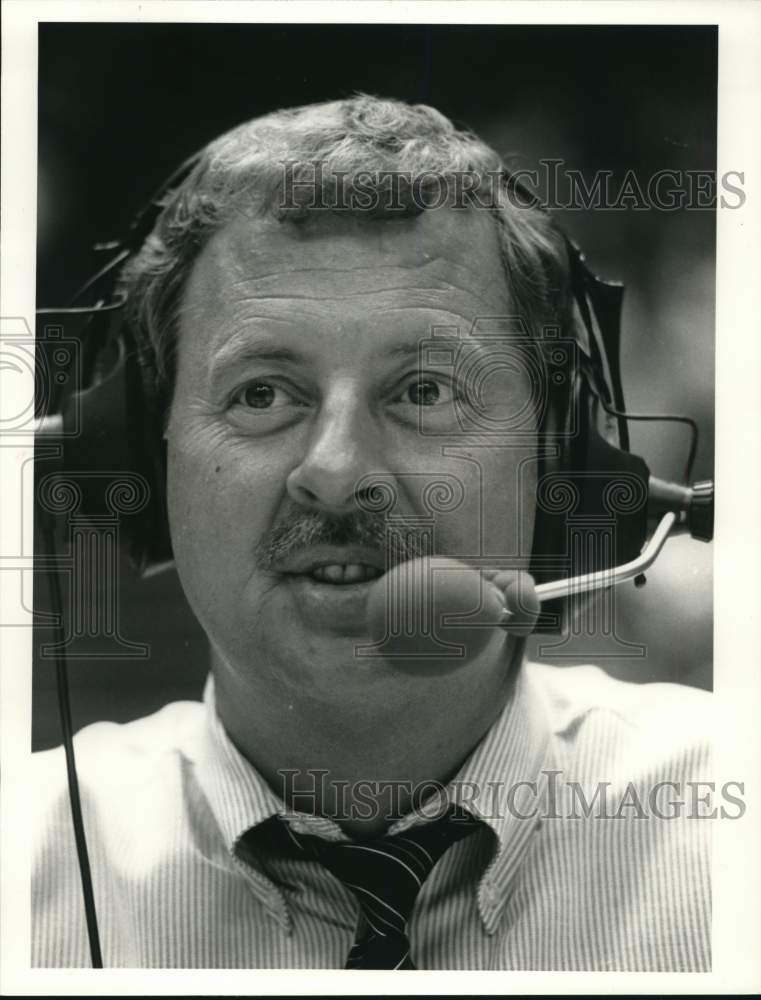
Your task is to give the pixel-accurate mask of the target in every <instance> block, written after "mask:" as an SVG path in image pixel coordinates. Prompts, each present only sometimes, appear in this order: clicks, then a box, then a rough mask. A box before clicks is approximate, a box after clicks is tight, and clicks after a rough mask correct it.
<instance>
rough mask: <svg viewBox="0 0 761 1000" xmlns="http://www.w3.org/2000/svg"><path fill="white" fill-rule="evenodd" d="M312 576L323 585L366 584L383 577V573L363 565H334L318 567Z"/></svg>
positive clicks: (373, 567)
mask: <svg viewBox="0 0 761 1000" xmlns="http://www.w3.org/2000/svg"><path fill="white" fill-rule="evenodd" d="M310 576H312V577H313V578H314V579H315V580H319V581H321V582H322V583H365V581H366V580H375V579H376V578H377V577H379V576H381V571H380V570H379V569H376V567H375V566H366V565H364V564H363V563H345V564H344V563H332V564H331V565H330V566H318V567H317V568H316V569H314V570H312V572H311V573H310Z"/></svg>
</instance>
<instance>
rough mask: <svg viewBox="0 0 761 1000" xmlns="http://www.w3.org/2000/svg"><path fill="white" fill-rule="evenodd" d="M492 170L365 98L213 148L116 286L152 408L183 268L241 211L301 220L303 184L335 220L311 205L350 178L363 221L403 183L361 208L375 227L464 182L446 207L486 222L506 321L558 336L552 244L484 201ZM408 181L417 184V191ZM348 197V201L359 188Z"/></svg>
mask: <svg viewBox="0 0 761 1000" xmlns="http://www.w3.org/2000/svg"><path fill="white" fill-rule="evenodd" d="M316 165H319V171H317V170H316ZM504 170H505V166H504V164H503V162H502V160H501V159H500V157H499V156H498V154H497V153H496V152H494V150H492V149H490V148H489V147H488V146H487V145H486V144H485V143H483V142H481V140H480V139H478V138H477V137H476V136H474V135H473V134H471V133H470V132H466V131H462V130H460V129H457V128H456V127H455V126H454V125H453V124H452V122H450V121H449V120H448V119H447V118H445V117H444V116H443V115H442V114H440V112H438V111H436V110H435V109H434V108H431V107H427V106H426V105H423V104H417V105H409V104H405V103H403V102H401V101H396V100H385V99H380V98H377V97H371V96H368V95H365V94H359V95H356V96H353V97H350V98H347V99H345V100H340V101H333V102H327V103H323V104H311V105H306V106H303V107H298V108H290V109H286V110H280V111H275V112H273V113H271V114H268V115H264V116H263V117H260V118H255V119H253V120H252V121H248V122H245V123H244V124H242V125H239V126H237V127H236V128H234V129H232V130H231V131H229V132H227V133H225V134H224V135H222V136H220V137H219V138H217V139H215V140H214V141H213V142H211V143H210V144H209V145H208V146H206V147H205V149H204V150H203V151H202V153H201V154H200V158H199V161H198V163H197V164H196V166H195V167H194V168H193V170H192V171H191V173H190V174H189V176H188V177H187V178H186V179H185V180H184V181H183V182H182V183H181V184H180V186H179V187H178V188H177V189H175V190H173V191H170V192H168V194H167V195H166V197H165V199H164V202H163V211H162V212H161V214H160V216H159V217H158V219H157V221H156V224H155V226H154V229H153V232H152V233H151V234H150V236H149V237H148V239H147V240H146V242H145V243H144V245H143V246H142V248H141V249H140V251H139V252H138V253H137V254H136V255H135V256H134V257H133V258H131V259H130V260H129V261H128V263H127V265H126V266H125V268H124V270H123V272H122V276H121V279H120V291H121V292H122V293H123V294H125V295H126V297H127V309H128V320H129V322H130V323H131V324H132V327H133V329H134V330H135V331H136V334H137V335H138V337H139V338H141V340H142V342H143V345H144V346H145V347H148V346H149V345H150V348H152V352H153V354H154V356H155V364H156V372H157V377H158V387H159V388H160V389H162V390H163V393H164V401H165V402H168V401H169V398H170V396H171V391H172V385H173V379H174V352H175V345H176V338H177V332H178V331H177V325H178V323H177V316H178V309H179V305H180V299H181V296H182V292H183V289H184V286H185V283H186V281H187V279H188V276H189V274H190V270H191V267H192V265H193V262H194V261H195V259H196V258H197V256H198V255H199V253H200V252H201V250H202V249H203V247H204V246H205V245H206V243H207V242H208V240H209V239H210V237H211V236H212V235H213V233H214V232H216V231H217V230H218V229H220V228H221V227H222V226H223V225H224V224H225V223H226V222H227V221H228V220H229V219H230V218H231V217H232V214H233V212H234V211H235V210H236V209H239V208H240V207H241V206H242V205H244V204H245V206H246V210H247V211H250V212H254V213H258V214H260V215H266V214H270V215H273V216H274V217H276V218H278V219H280V220H282V221H283V222H285V221H286V220H289V221H290V222H292V223H296V224H298V223H302V222H304V221H305V220H306V219H308V218H313V217H314V215H315V212H314V208H315V203H314V202H311V203H310V202H309V201H308V200H305V198H304V197H303V195H304V191H305V188H306V185H304V179H305V178H307V177H310V178H311V180H312V182H313V183H314V182H316V183H317V185H318V187H319V188H320V190H318V191H316V192H315V193H316V194H317V206H316V207H317V208H318V209H319V208H325V207H326V205H327V207H328V208H329V209H330V210H333V211H337V210H345V209H344V208H342V206H336V205H334V204H331V203H330V200H328V202H326V201H325V200H324V199H323V200H321V196H322V195H323V194H324V190H323V189H324V188H325V185H326V183H327V182H326V178H336V177H342V178H346V177H348V178H349V179H350V183H349V190H350V193H351V188H352V184H351V179H352V178H354V179H356V178H358V177H360V176H361V177H362V179H363V187H362V188H361V190H362V192H363V193H364V195H365V202H364V203H360V200H359V199H358V198H355V199H353V207H352V208H351V209H350V210H352V211H353V212H355V213H356V214H358V215H360V214H362V212H363V211H367V209H366V208H365V209H363V208H362V207H361V205H362V204H367V192H368V184H370V188H371V189H372V187H373V185H374V186H375V193H376V195H377V194H378V192H379V190H380V189H381V188H382V187H383V185H384V183H385V184H387V182H388V178H390V177H396V178H400V177H402V178H408V179H409V178H411V179H412V183H410V182H409V180H408V181H407V183H406V184H402V185H397V189H396V193H395V195H394V199H395V201H394V204H389V203H388V202H387V203H386V204H385V206H384V205H380V199H379V198H378V197H376V198H374V199H372V198H371V201H372V205H373V208H372V214H373V215H374V217H376V218H377V215H378V207H379V205H380V208H381V212H382V214H384V215H385V214H389V215H392V214H394V213H396V214H398V213H399V212H400V211H401V212H403V213H405V214H416V213H417V212H419V211H423V210H425V209H427V208H431V207H433V206H432V205H431V203H430V202H429V201H426V198H427V197H428V195H430V192H431V190H432V189H433V187H435V185H434V184H433V181H434V180H435V179H436V178H439V179H441V178H443V179H444V180H445V182H447V183H448V184H450V185H451V189H456V188H457V184H458V183H459V185H460V190H462V186H463V184H462V178H463V177H464V176H467V177H468V178H469V179H470V188H471V189H470V190H469V191H468V195H469V199H468V204H467V205H458V206H455V207H464V208H466V209H468V210H470V209H471V208H472V207H473V205H474V204H475V205H477V206H478V207H481V208H485V209H486V210H487V211H489V212H490V213H491V215H492V216H493V218H494V221H495V226H496V229H497V235H498V241H499V247H500V253H501V256H502V262H503V266H504V270H505V274H506V278H507V283H508V287H509V289H510V292H511V296H512V299H513V301H514V302H515V313H516V315H517V316H519V317H521V318H522V319H523V321H524V322H525V323H526V324H527V326H528V328H529V330H530V331H532V333H534V334H536V333H538V331H540V330H541V328H542V327H543V326H545V325H549V324H552V325H555V326H560V327H565V326H566V325H567V322H568V318H569V316H570V291H569V287H568V262H567V253H566V249H565V241H564V238H563V236H562V234H561V233H560V231H559V230H558V229H557V227H556V226H555V225H554V223H553V222H552V220H551V219H550V217H549V216H548V215H547V214H546V213H545V212H543V211H541V210H540V209H538V208H536V207H532V206H529V205H527V204H526V203H525V202H521V203H517V201H516V199H515V198H514V197H512V198H509V197H508V198H505V197H496V198H495V197H494V195H495V191H496V192H497V193H499V194H501V195H504V194H505V191H506V189H505V186H504V183H503V180H502V179H503V172H504ZM416 178H418V179H422V180H421V183H420V184H418V185H417V187H415V183H414V180H415V179H416ZM458 178H459V181H458ZM495 178H498V179H499V183H498V184H497V185H496V187H495V184H494V179H495ZM289 182H290V183H291V188H288V183H289ZM354 187H355V189H356V190H355V193H356V192H359V190H360V187H359V184H355V185H354ZM439 187H440V185H439ZM451 189H450V194H451ZM426 192H427V193H428V194H426ZM296 194H298V195H299V197H296ZM344 194H345V182H344ZM421 194H422V195H423V199H422V203H421ZM289 200H290V204H289ZM447 204H448V205H450V206H451V204H452V201H451V198H448V199H447Z"/></svg>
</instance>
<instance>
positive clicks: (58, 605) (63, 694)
mask: <svg viewBox="0 0 761 1000" xmlns="http://www.w3.org/2000/svg"><path fill="white" fill-rule="evenodd" d="M42 533H43V537H44V539H45V546H46V549H47V551H48V552H49V553H51V554H52V553H53V552H55V533H54V530H53V529H52V528H51V527H50V525H49V524H48V523H47V519H46V518H45V519H44V520H43V524H42ZM47 576H48V583H49V586H50V605H51V610H52V612H53V615H54V617H55V625H54V626H53V627H54V629H55V632H56V643H55V645H54V647H53V648H54V650H55V665H56V685H57V688H58V710H59V714H60V719H61V733H62V736H63V747H64V753H65V755H66V774H67V778H68V783H69V803H70V805H71V822H72V825H73V827H74V842H75V844H76V847H77V860H78V861H79V872H80V877H81V880H82V897H83V901H84V907H85V920H86V921H87V937H88V938H89V941H90V957H91V959H92V966H93V968H94V969H102V968H103V958H102V955H101V951H100V936H99V934H98V918H97V915H96V912H95V896H94V893H93V887H92V876H91V874H90V859H89V857H88V854H87V840H86V838H85V828H84V822H83V820H82V803H81V801H80V798H79V781H78V779H77V768H76V762H75V760H74V741H73V727H72V723H71V705H70V704H69V681H68V673H67V670H66V656H65V654H64V652H63V643H64V641H65V633H64V627H63V600H62V598H61V583H60V580H59V578H58V571H57V570H56V568H55V567H54V566H51V567H50V568H49V569H48V573H47Z"/></svg>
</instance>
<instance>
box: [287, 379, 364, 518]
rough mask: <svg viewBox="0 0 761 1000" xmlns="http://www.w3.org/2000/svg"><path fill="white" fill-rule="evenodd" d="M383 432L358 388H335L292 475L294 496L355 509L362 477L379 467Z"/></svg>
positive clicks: (314, 505) (319, 505) (340, 510)
mask: <svg viewBox="0 0 761 1000" xmlns="http://www.w3.org/2000/svg"><path fill="white" fill-rule="evenodd" d="M378 433H379V430H378V427H377V423H376V421H375V420H374V419H373V416H372V414H371V413H370V412H369V409H368V407H367V405H366V404H365V403H364V401H363V400H362V399H361V398H359V394H358V393H357V391H356V390H355V389H354V388H353V387H352V386H351V385H344V386H341V387H338V388H336V389H335V391H333V392H332V393H331V395H330V397H329V398H327V399H325V400H324V401H323V404H322V406H321V408H320V412H319V414H318V417H317V420H316V422H315V425H314V431H313V434H312V436H311V438H310V440H309V444H308V448H307V451H306V453H305V454H304V456H303V458H302V460H301V462H300V463H299V464H298V465H297V466H296V468H294V469H293V470H292V471H291V473H290V474H289V476H288V479H287V481H286V486H287V490H288V494H289V496H290V497H291V498H292V499H293V500H295V501H296V502H297V503H299V504H301V505H302V506H304V507H308V508H310V509H312V510H323V511H330V512H331V513H336V514H345V513H349V512H351V511H354V510H356V509H357V497H358V492H357V485H358V483H359V481H360V480H361V479H362V478H363V477H364V476H366V475H367V474H368V473H371V472H378V471H379V468H380V463H379V455H378V451H379V449H378Z"/></svg>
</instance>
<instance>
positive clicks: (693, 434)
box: [597, 396, 698, 483]
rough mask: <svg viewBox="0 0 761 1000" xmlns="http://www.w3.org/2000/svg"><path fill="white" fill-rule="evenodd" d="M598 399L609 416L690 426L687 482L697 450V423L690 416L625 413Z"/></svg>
mask: <svg viewBox="0 0 761 1000" xmlns="http://www.w3.org/2000/svg"><path fill="white" fill-rule="evenodd" d="M597 398H598V399H599V400H600V405H601V406H602V408H603V410H605V412H606V413H609V414H610V415H611V417H619V418H621V417H622V418H624V419H625V420H651V421H659V420H669V421H672V422H673V423H679V424H687V426H688V427H689V428H690V450H689V452H688V454H687V463H686V465H685V469H684V479H685V482H687V483H689V481H690V479H691V477H692V467H693V465H694V464H695V456H696V454H697V451H698V425H697V422H696V421H695V420H693V419H692V417H685V416H682V415H680V414H674V413H627V412H625V411H623V410H616V409H614V408H613V407H612V406H609V405H608V404H607V403H606V402H605V400H604V399H602V398H601V397H600V396H598V397H597Z"/></svg>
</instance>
